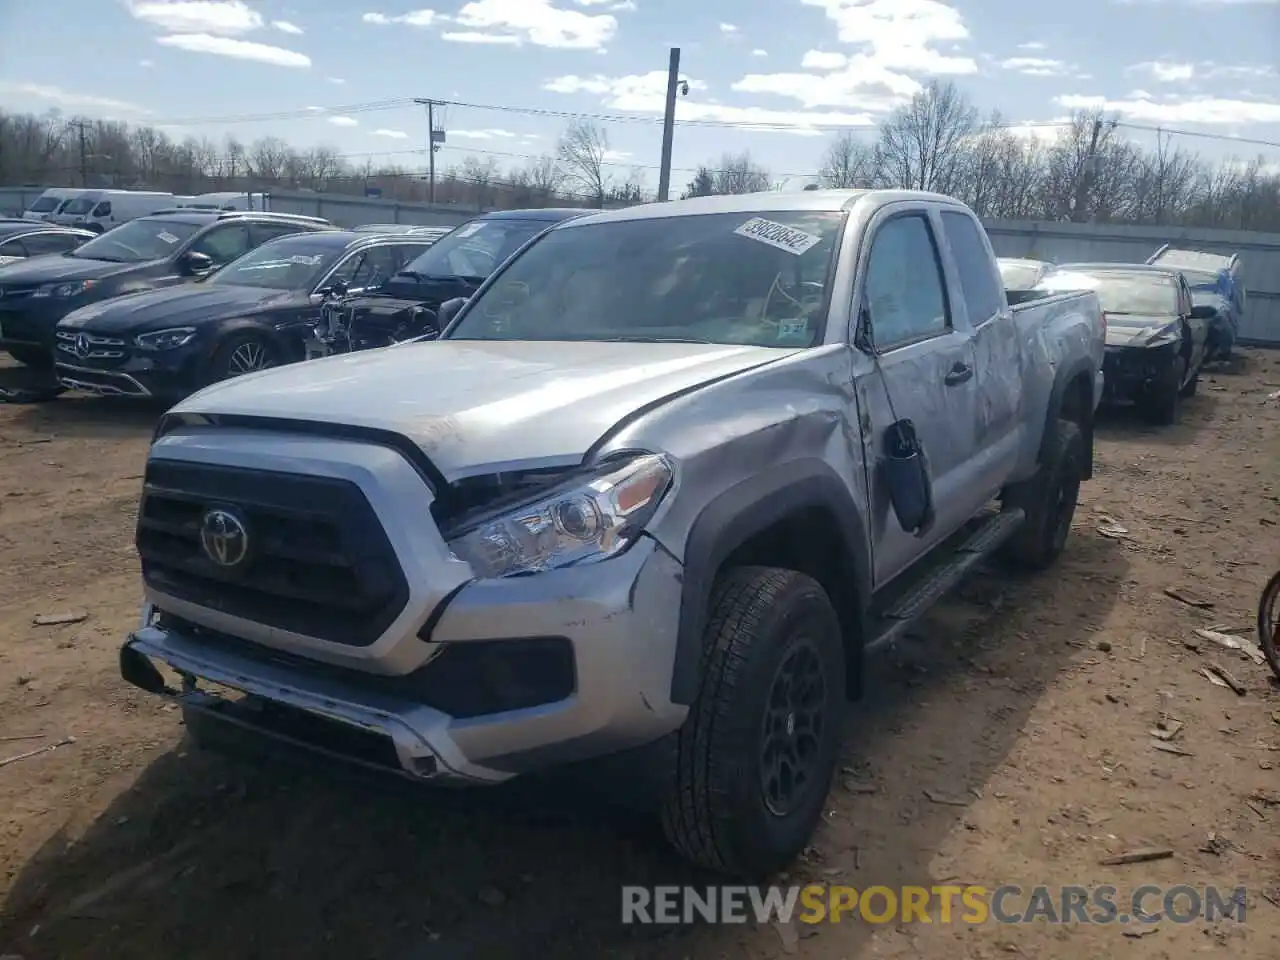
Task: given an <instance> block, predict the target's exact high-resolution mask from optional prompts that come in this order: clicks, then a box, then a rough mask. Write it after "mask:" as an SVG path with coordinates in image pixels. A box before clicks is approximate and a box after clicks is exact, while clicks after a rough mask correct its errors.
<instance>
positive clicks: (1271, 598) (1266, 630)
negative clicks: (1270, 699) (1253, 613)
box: [1258, 570, 1280, 679]
mask: <svg viewBox="0 0 1280 960" xmlns="http://www.w3.org/2000/svg"><path fill="white" fill-rule="evenodd" d="M1258 646H1260V647H1261V648H1262V654H1263V656H1265V657H1266V658H1267V663H1268V664H1270V665H1271V672H1272V673H1274V674H1275V675H1276V679H1280V649H1277V648H1280V570H1277V571H1276V572H1275V573H1274V574H1273V575H1272V577H1271V579H1270V580H1269V581H1267V585H1266V587H1264V588H1263V590H1262V599H1261V600H1259V601H1258Z"/></svg>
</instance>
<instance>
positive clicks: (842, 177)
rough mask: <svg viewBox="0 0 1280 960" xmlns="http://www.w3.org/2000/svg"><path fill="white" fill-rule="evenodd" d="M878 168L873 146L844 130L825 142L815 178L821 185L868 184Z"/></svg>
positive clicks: (871, 184) (850, 185) (852, 185)
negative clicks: (829, 141) (827, 142)
mask: <svg viewBox="0 0 1280 960" xmlns="http://www.w3.org/2000/svg"><path fill="white" fill-rule="evenodd" d="M877 172H878V171H877V170H876V151H875V148H874V147H873V146H871V145H870V144H868V143H866V142H864V141H862V140H859V139H858V138H857V135H856V134H854V133H853V131H852V130H843V131H841V132H840V133H839V134H838V135H837V136H836V138H835V139H834V140H832V141H831V143H829V144H828V145H827V149H826V152H825V153H824V154H823V155H822V166H821V167H820V168H819V170H818V180H819V181H820V182H821V184H822V185H823V186H824V187H835V188H839V187H871V186H874V185H875V181H876V175H877Z"/></svg>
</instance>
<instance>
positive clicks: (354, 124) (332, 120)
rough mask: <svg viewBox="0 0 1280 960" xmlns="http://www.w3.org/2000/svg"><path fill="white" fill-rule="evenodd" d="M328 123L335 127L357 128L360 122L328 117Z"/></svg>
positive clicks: (348, 118)
mask: <svg viewBox="0 0 1280 960" xmlns="http://www.w3.org/2000/svg"><path fill="white" fill-rule="evenodd" d="M329 122H330V123H332V124H333V125H334V126H335V127H358V126H360V121H359V120H357V119H356V118H355V117H330V118H329Z"/></svg>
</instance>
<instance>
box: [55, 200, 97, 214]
mask: <svg viewBox="0 0 1280 960" xmlns="http://www.w3.org/2000/svg"><path fill="white" fill-rule="evenodd" d="M95 203H97V201H96V200H90V199H89V198H88V197H77V198H76V199H74V200H68V201H67V202H66V204H64V205H63V207H62V210H61V211H60V212H61V213H88V212H89V211H90V210H92V209H93V205H94V204H95Z"/></svg>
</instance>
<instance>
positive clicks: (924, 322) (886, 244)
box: [864, 214, 951, 350]
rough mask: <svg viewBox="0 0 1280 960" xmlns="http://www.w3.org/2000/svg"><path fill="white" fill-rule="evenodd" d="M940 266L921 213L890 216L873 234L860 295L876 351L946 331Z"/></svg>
mask: <svg viewBox="0 0 1280 960" xmlns="http://www.w3.org/2000/svg"><path fill="white" fill-rule="evenodd" d="M942 277H943V275H942V265H941V263H940V262H939V260H938V249H937V246H936V245H935V243H934V240H933V231H932V230H931V229H930V227H929V221H928V220H927V219H926V218H925V216H924V215H923V214H912V215H909V216H903V217H895V218H894V219H892V220H890V221H888V222H887V223H885V224H884V226H882V227H881V228H880V229H879V230H878V231H876V235H875V239H874V240H873V241H872V243H871V255H870V257H869V258H868V260H867V276H866V281H865V283H864V297H865V302H866V306H867V311H868V313H869V315H870V318H871V334H872V339H873V342H874V343H875V345H876V348H877V349H878V350H888V349H892V348H893V347H897V346H902V345H904V344H908V343H912V342H914V341H916V340H923V339H926V338H928V337H936V336H940V335H942V334H944V333H946V332H947V331H948V330H949V329H950V327H951V319H950V316H949V313H948V310H947V295H946V289H945V286H944V283H943V279H942Z"/></svg>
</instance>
